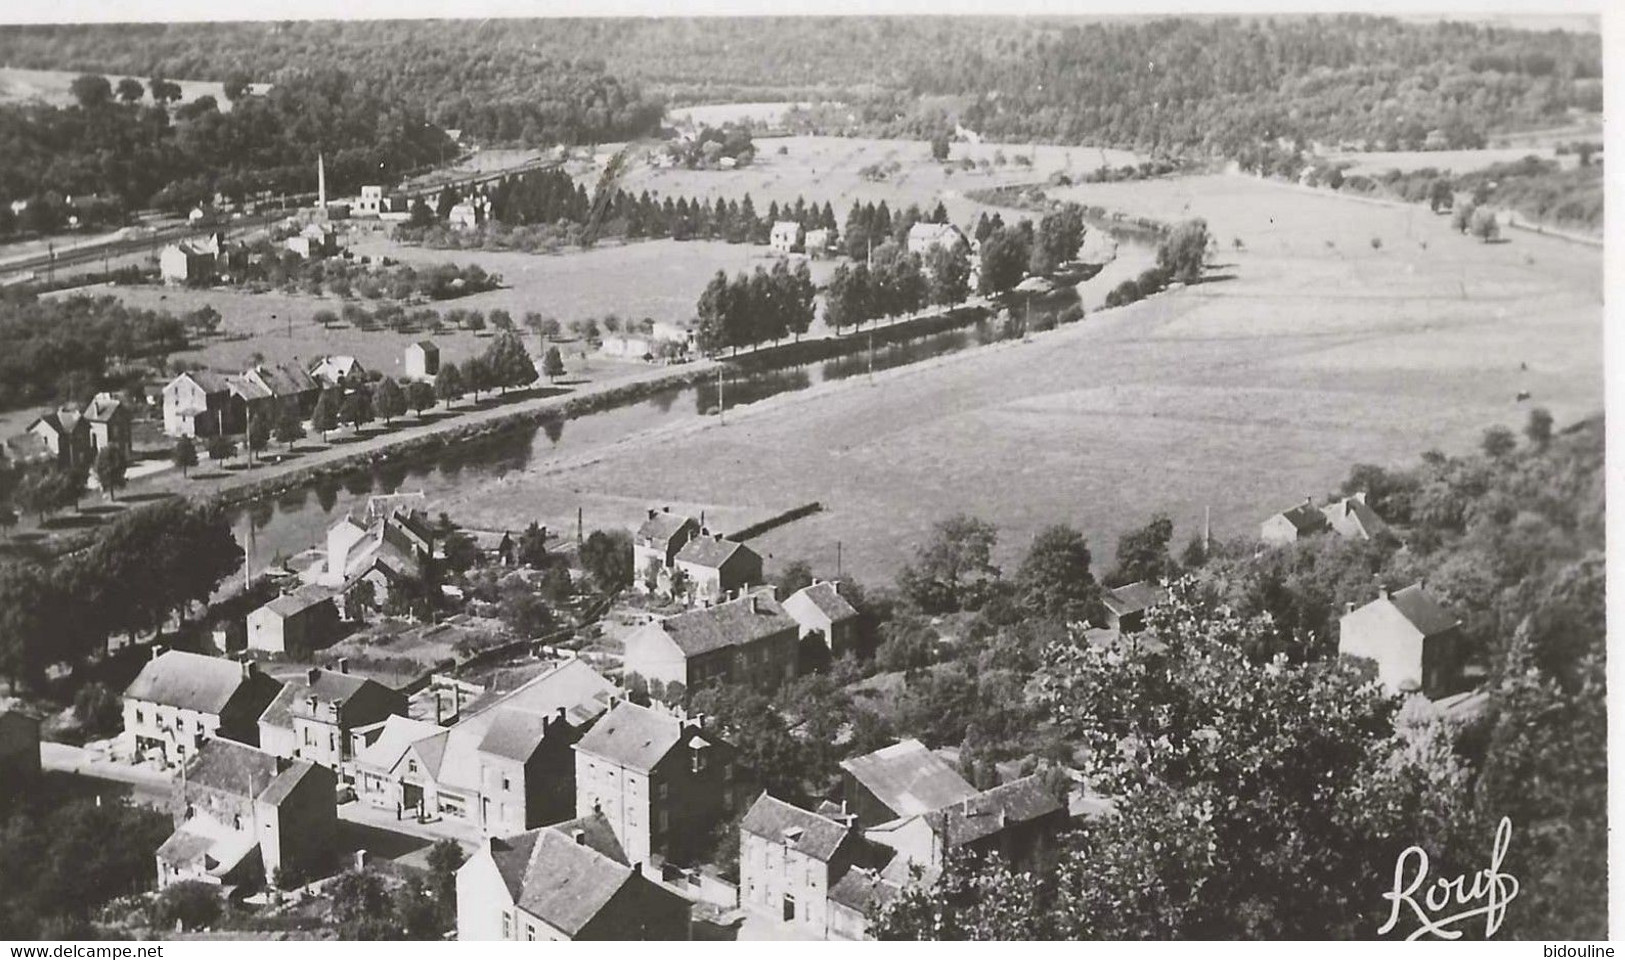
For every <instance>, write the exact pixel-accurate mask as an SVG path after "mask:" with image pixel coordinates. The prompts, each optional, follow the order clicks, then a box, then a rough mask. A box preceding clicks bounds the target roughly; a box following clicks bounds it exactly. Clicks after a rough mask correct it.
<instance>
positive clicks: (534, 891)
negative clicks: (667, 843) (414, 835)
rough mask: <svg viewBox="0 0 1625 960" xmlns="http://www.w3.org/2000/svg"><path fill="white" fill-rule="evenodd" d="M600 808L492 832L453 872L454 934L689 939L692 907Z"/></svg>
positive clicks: (502, 937)
mask: <svg viewBox="0 0 1625 960" xmlns="http://www.w3.org/2000/svg"><path fill="white" fill-rule="evenodd" d="M639 867H640V864H637V863H635V862H630V861H629V860H628V858H627V855H626V851H625V850H624V849H623V848H622V846H621V844H620V842H619V841H618V840H617V839H616V837H615V833H614V831H613V830H611V829H610V826H609V823H608V821H607V820H606V819H605V818H604V816H603V815H602V814H592V815H588V816H584V817H581V818H578V819H576V820H570V821H566V822H564V823H559V824H555V825H553V826H548V827H539V828H537V829H534V830H529V831H526V832H524V833H520V834H517V835H514V836H510V837H505V838H502V839H497V838H492V839H490V840H488V841H487V842H486V843H485V845H484V846H483V847H481V848H480V850H479V851H478V852H476V853H475V854H474V855H473V856H472V857H470V858H469V860H468V862H467V863H465V864H463V866H462V868H461V869H459V870H458V871H457V939H458V940H464V941H469V940H521V941H538V940H549V941H559V940H687V939H688V938H689V924H690V914H691V911H692V905H691V904H690V903H689V901H688V900H686V899H684V898H683V897H681V896H679V895H678V894H676V893H673V892H671V891H670V890H667V889H666V888H665V887H662V886H661V885H660V884H657V883H655V882H654V881H652V880H649V879H648V878H647V877H645V876H644V875H643V872H642V870H641V869H639Z"/></svg>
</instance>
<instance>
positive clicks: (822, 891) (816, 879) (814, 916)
mask: <svg viewBox="0 0 1625 960" xmlns="http://www.w3.org/2000/svg"><path fill="white" fill-rule="evenodd" d="M886 859H887V858H886V857H884V856H882V855H879V854H878V852H877V851H875V850H874V849H873V848H872V847H871V845H870V844H868V843H867V842H866V841H865V840H864V839H863V836H862V834H861V833H860V832H859V831H858V830H857V829H856V828H855V827H854V825H853V819H852V817H850V816H846V815H841V814H836V815H834V816H827V815H825V814H823V813H822V812H820V813H814V812H812V811H810V810H803V809H802V808H800V807H798V806H795V805H794V804H790V803H786V802H784V801H783V800H780V799H778V798H776V797H772V796H769V795H768V794H765V793H764V794H762V795H761V796H760V797H757V798H756V802H755V803H754V804H752V805H751V808H750V810H749V811H747V812H746V814H745V816H744V818H743V819H742V820H740V822H739V898H740V902H741V904H742V905H751V906H755V907H757V908H760V909H762V910H765V911H767V912H768V913H770V914H771V915H772V916H773V917H774V918H775V919H778V920H782V921H783V922H784V923H787V924H794V925H795V926H796V927H797V928H798V929H800V930H802V931H804V932H806V933H808V934H810V935H812V936H815V937H820V938H824V937H828V936H829V935H830V933H831V921H832V917H831V910H830V897H831V895H832V894H833V893H834V891H835V888H836V887H837V886H838V885H839V883H840V881H841V880H842V879H843V878H844V877H845V876H846V874H847V872H848V871H850V870H851V869H853V868H854V867H861V866H878V865H881V864H884V863H885V861H886ZM860 936H861V934H860Z"/></svg>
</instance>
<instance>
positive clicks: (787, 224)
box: [767, 220, 802, 253]
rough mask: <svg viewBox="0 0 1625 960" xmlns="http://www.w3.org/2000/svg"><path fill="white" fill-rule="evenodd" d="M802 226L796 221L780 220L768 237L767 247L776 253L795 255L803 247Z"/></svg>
mask: <svg viewBox="0 0 1625 960" xmlns="http://www.w3.org/2000/svg"><path fill="white" fill-rule="evenodd" d="M801 242H802V234H801V224H799V223H797V222H795V221H794V220H780V221H778V222H776V223H774V224H773V228H772V230H771V232H769V233H768V235H767V245H768V246H769V247H771V248H772V249H773V250H774V252H776V253H793V252H795V250H796V248H798V247H800V246H801Z"/></svg>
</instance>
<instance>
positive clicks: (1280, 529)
mask: <svg viewBox="0 0 1625 960" xmlns="http://www.w3.org/2000/svg"><path fill="white" fill-rule="evenodd" d="M1327 526H1328V523H1327V521H1326V515H1325V514H1324V513H1321V512H1320V511H1319V510H1317V509H1315V501H1314V498H1313V497H1304V498H1303V502H1302V503H1300V504H1298V505H1297V506H1295V507H1293V508H1291V509H1290V510H1283V511H1281V512H1280V513H1277V514H1276V515H1274V516H1273V517H1270V518H1269V519H1268V520H1265V521H1264V523H1263V524H1262V525H1261V526H1260V528H1259V531H1258V539H1259V540H1262V541H1263V542H1264V543H1267V544H1282V543H1292V542H1294V541H1296V540H1300V539H1302V538H1304V537H1309V536H1313V535H1315V534H1317V533H1322V532H1324V531H1325V530H1326V528H1327Z"/></svg>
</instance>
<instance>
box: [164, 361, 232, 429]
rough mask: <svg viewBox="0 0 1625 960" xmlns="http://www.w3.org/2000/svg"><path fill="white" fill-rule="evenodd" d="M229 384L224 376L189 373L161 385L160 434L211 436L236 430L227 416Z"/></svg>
mask: <svg viewBox="0 0 1625 960" xmlns="http://www.w3.org/2000/svg"><path fill="white" fill-rule="evenodd" d="M230 407H231V384H230V383H229V382H228V379H227V377H226V375H225V374H221V373H215V372H214V371H211V370H192V371H189V372H187V373H182V374H179V375H177V376H176V377H175V379H173V380H171V381H169V383H167V384H165V385H164V433H166V434H168V435H169V436H171V437H212V436H215V435H216V434H220V433H232V432H234V431H236V430H237V429H238V427H237V422H236V421H235V420H233V421H231V422H229V423H228V422H227V418H228V417H229V416H231V411H230Z"/></svg>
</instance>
